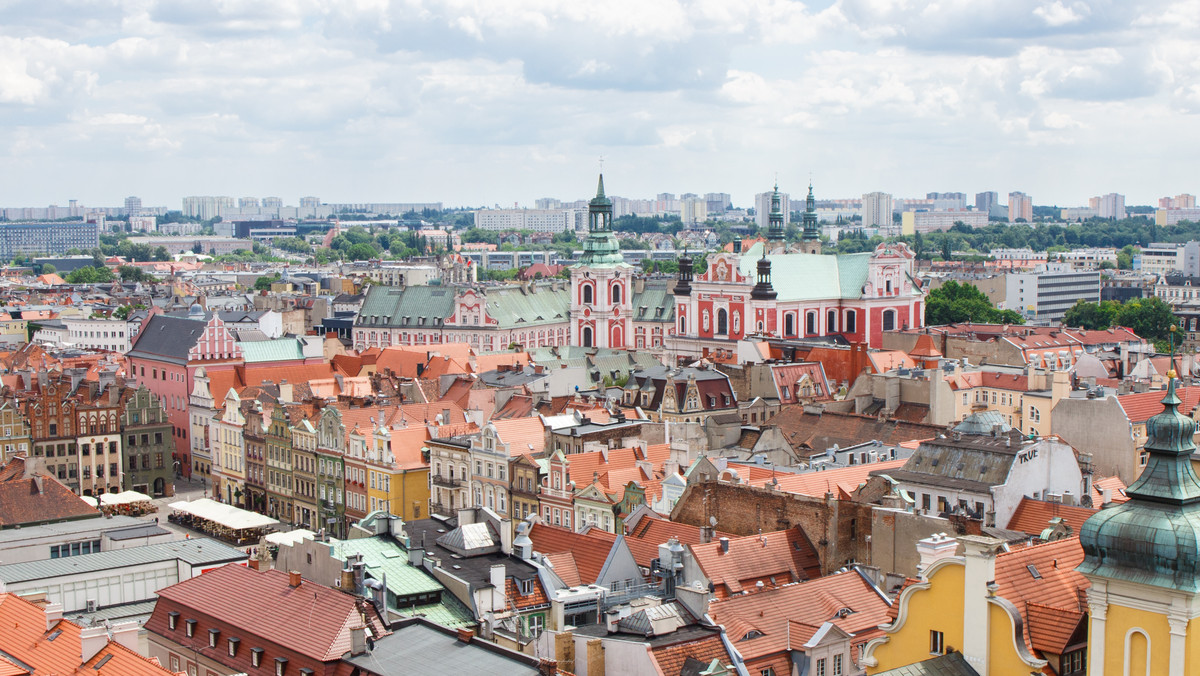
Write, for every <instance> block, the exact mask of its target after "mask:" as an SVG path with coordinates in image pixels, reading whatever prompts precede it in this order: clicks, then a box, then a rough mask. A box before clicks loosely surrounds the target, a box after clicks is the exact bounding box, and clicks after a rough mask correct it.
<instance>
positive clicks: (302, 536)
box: [266, 528, 316, 546]
mask: <svg viewBox="0 0 1200 676" xmlns="http://www.w3.org/2000/svg"><path fill="white" fill-rule="evenodd" d="M266 538H267V542H270V543H271V544H273V545H288V546H291V545H294V544H296V543H298V542H302V541H304V540H312V539H315V538H316V533H314V532H312V531H311V530H308V529H306V528H297V529H296V530H292V531H288V532H286V533H268V534H267V535H266Z"/></svg>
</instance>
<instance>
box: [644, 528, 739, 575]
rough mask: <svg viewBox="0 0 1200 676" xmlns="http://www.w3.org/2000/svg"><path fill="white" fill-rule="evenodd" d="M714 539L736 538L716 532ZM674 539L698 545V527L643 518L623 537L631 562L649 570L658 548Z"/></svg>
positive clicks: (681, 542) (683, 543) (684, 543)
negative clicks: (631, 555) (630, 554)
mask: <svg viewBox="0 0 1200 676" xmlns="http://www.w3.org/2000/svg"><path fill="white" fill-rule="evenodd" d="M715 537H736V536H734V535H731V534H729V533H722V532H717V533H716V534H715ZM671 538H675V539H676V540H678V541H679V544H681V545H683V546H685V547H686V546H687V545H698V544H700V527H699V526H692V525H690V524H686V523H678V522H675V521H671V520H669V519H656V518H654V517H651V516H644V517H642V518H641V519H640V520H638V522H637V524H636V525H635V526H634V527H633V528H632V529H630V531H629V533H628V534H626V536H625V544H627V545H629V551H630V552H631V553H632V554H633V560H634V561H636V562H637V564H638V565H639V566H642V567H643V568H649V567H650V562H651V561H653V560H654V559H657V558H658V546H659V545H661V544H666V542H667V540H670V539H671Z"/></svg>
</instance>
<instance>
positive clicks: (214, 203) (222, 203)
mask: <svg viewBox="0 0 1200 676" xmlns="http://www.w3.org/2000/svg"><path fill="white" fill-rule="evenodd" d="M234 204H235V202H234V199H233V198H232V197H224V196H217V197H214V196H209V195H196V196H192V197H184V198H183V215H184V216H187V217H189V218H199V219H200V220H202V221H207V220H211V219H213V218H216V217H217V216H220V215H221V210H222V209H232V208H233V206H234Z"/></svg>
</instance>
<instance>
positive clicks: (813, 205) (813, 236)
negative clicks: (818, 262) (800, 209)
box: [800, 182, 821, 254]
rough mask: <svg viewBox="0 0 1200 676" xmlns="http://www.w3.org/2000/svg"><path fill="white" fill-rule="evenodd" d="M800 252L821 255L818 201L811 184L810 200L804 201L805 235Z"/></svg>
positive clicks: (809, 187)
mask: <svg viewBox="0 0 1200 676" xmlns="http://www.w3.org/2000/svg"><path fill="white" fill-rule="evenodd" d="M800 250H801V251H803V252H804V253H818V254H819V253H821V230H820V229H819V228H818V227H817V200H816V199H815V198H814V197H813V187H812V183H811V182H810V183H809V184H808V198H807V199H806V200H804V234H803V239H802V244H801V246H800Z"/></svg>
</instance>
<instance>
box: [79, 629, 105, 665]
mask: <svg viewBox="0 0 1200 676" xmlns="http://www.w3.org/2000/svg"><path fill="white" fill-rule="evenodd" d="M107 645H108V628H107V627H105V626H104V625H102V624H101V625H97V626H95V627H86V628H83V629H80V630H79V650H80V652H82V653H83V654H82V655H81V659H82V660H83V662H85V663H86V662H87V661H88V660H90V659H92V658H93V657H95V656H96V653H98V652H100V651H101V650H104V648H105V646H107Z"/></svg>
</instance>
